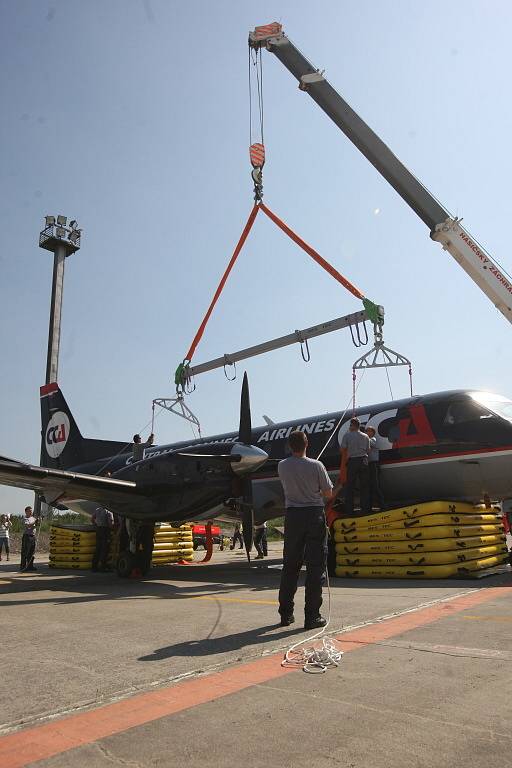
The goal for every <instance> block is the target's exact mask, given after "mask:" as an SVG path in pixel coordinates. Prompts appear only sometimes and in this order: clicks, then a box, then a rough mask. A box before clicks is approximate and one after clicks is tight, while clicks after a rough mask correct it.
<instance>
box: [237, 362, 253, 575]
mask: <svg viewBox="0 0 512 768" xmlns="http://www.w3.org/2000/svg"><path fill="white" fill-rule="evenodd" d="M238 442H239V443H243V444H244V445H248V446H249V445H252V421H251V402H250V399H249V380H248V378H247V373H244V379H243V383H242V394H241V397H240V426H239V429H238ZM239 482H240V486H239V487H240V491H241V493H240V496H241V497H242V535H243V539H244V545H245V551H246V553H247V560H248V561H249V562H251V549H252V544H253V539H254V510H253V500H252V480H251V477H250V475H245V476H242V477H241V478H239Z"/></svg>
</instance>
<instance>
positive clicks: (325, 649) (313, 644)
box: [281, 574, 343, 675]
mask: <svg viewBox="0 0 512 768" xmlns="http://www.w3.org/2000/svg"><path fill="white" fill-rule="evenodd" d="M327 593H328V597H329V600H328V618H327V624H326V625H325V627H322V629H321V630H320V631H319V632H316V633H315V634H314V635H312V636H311V637H308V638H306V640H300V641H299V642H298V643H294V644H293V645H292V646H290V648H288V650H287V651H286V653H285V655H284V659H283V660H282V662H281V666H282V667H295V668H298V667H302V670H303V671H304V672H308V673H309V674H313V675H322V674H324V672H327V670H328V669H329V668H330V667H338V666H339V664H340V661H341V659H342V658H343V651H342V650H341V648H340V647H339V643H338V641H337V640H335V639H334V638H332V637H326V636H325V632H326V631H327V627H328V626H329V623H330V621H331V585H330V582H329V574H327Z"/></svg>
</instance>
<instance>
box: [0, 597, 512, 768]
mask: <svg viewBox="0 0 512 768" xmlns="http://www.w3.org/2000/svg"><path fill="white" fill-rule="evenodd" d="M511 593H512V587H491V588H489V589H482V590H480V591H478V592H472V593H470V594H469V595H463V596H461V597H457V598H454V599H453V600H450V601H447V602H442V603H439V604H436V605H433V606H429V607H427V608H423V609H419V610H418V611H413V612H411V613H406V614H403V615H401V616H396V617H395V618H391V619H386V620H385V621H382V622H378V623H377V624H372V625H369V626H367V627H361V628H360V629H356V630H354V631H352V632H348V633H345V634H342V635H339V636H338V640H340V641H341V643H342V646H343V650H344V651H345V652H347V651H353V650H357V649H358V648H362V647H365V646H367V645H369V644H371V643H376V642H379V641H381V640H386V639H388V638H390V637H394V636H397V635H401V634H403V633H404V632H407V631H409V630H411V629H416V628H417V627H421V626H424V625H425V624H430V623H432V622H434V621H438V620H439V619H441V618H445V617H448V616H450V615H452V614H454V613H459V612H460V611H464V610H466V609H467V608H471V607H472V606H474V605H478V604H480V603H485V602H489V601H490V600H493V599H495V598H497V597H506V596H509V595H510V594H511ZM281 660H282V654H280V653H279V654H274V655H272V656H268V657H266V658H263V659H258V660H257V661H252V662H250V663H248V664H240V665H238V666H235V667H228V668H227V669H225V670H223V671H222V672H215V673H214V674H211V675H205V676H204V677H200V678H196V679H194V680H189V681H186V682H182V683H177V684H176V685H171V686H169V687H168V688H163V689H159V690H158V691H151V692H149V693H141V694H138V695H136V696H132V697H131V698H129V699H124V700H123V701H118V702H115V703H113V704H107V705H105V706H103V707H98V708H97V709H94V710H91V711H89V712H83V713H80V714H77V715H70V716H69V717H64V718H61V719H60V720H57V721H56V722H51V723H46V724H45V725H39V726H36V727H34V728H27V729H26V730H23V731H19V732H17V733H13V734H11V735H9V736H4V737H3V738H0V765H1V766H2V768H23V766H26V765H27V764H28V763H32V762H35V761H36V760H44V759H48V758H49V757H52V756H54V755H58V754H61V753H62V752H66V751H67V750H70V749H76V748H77V747H80V746H83V745H84V744H91V743H93V742H95V741H98V740H100V739H104V738H106V737H107V736H112V735H113V734H115V733H122V732H124V731H127V730H128V729H129V728H134V727H136V726H139V725H143V724H144V723H148V722H151V721H153V720H158V719H160V718H163V717H167V716H169V715H173V714H175V713H176V712H182V711H183V710H186V709H191V708H192V707H197V706H198V705H199V704H205V703H207V702H210V701H215V700H217V699H221V698H223V697H224V696H229V695H230V694H232V693H237V692H238V691H242V690H245V689H247V688H250V687H251V686H253V685H258V684H260V683H265V682H268V681H269V680H275V679H276V678H278V677H284V676H285V675H288V674H290V673H291V672H294V671H295V669H294V668H283V667H281Z"/></svg>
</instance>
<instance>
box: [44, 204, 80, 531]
mask: <svg viewBox="0 0 512 768" xmlns="http://www.w3.org/2000/svg"><path fill="white" fill-rule="evenodd" d="M81 233H82V230H81V229H78V226H77V223H76V220H75V219H72V220H71V221H70V222H69V226H67V217H66V216H60V215H59V216H57V217H55V216H45V225H44V228H43V229H42V230H41V232H40V233H39V247H40V248H44V249H45V250H47V251H51V252H52V253H53V280H52V301H51V306H50V325H49V329H48V354H47V357H46V380H45V383H46V384H52V383H53V382H56V381H57V376H58V373H59V348H60V325H61V317H62V297H63V291H64V264H65V262H66V258H67V257H68V256H71V254H72V253H75V251H78V250H79V248H80V236H81ZM44 461H45V453H44V435H41V466H44ZM34 512H35V514H36V516H39V515H40V513H41V500H40V498H39V496H38V495H37V493H36V495H35V501H34Z"/></svg>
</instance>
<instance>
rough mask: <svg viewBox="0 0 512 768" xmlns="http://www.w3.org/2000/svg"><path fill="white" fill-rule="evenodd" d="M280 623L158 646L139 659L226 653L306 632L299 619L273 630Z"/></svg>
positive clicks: (151, 659)
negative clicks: (280, 628) (289, 625)
mask: <svg viewBox="0 0 512 768" xmlns="http://www.w3.org/2000/svg"><path fill="white" fill-rule="evenodd" d="M278 628H279V625H278V624H277V623H275V624H267V625H266V626H264V627H257V628H255V629H249V630H246V631H245V632H238V634H229V635H224V636H223V637H207V638H205V639H204V640H188V641H185V642H183V643H176V644H175V645H166V646H164V647H163V648H157V649H156V650H155V651H153V653H150V654H148V655H147V656H139V658H138V659H137V661H162V660H164V659H170V658H172V657H173V656H184V657H186V658H187V657H189V656H211V655H214V654H216V653H226V652H227V651H236V650H238V649H242V648H247V646H249V645H255V644H258V645H261V644H263V643H271V642H275V641H276V640H280V639H285V638H287V637H289V636H290V635H296V634H298V633H299V632H304V630H303V628H302V623H301V622H300V621H299V622H297V624H296V625H295V626H294V627H292V628H290V629H282V630H281V631H280V632H272V634H267V633H268V632H271V631H272V630H275V629H278Z"/></svg>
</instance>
